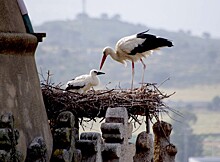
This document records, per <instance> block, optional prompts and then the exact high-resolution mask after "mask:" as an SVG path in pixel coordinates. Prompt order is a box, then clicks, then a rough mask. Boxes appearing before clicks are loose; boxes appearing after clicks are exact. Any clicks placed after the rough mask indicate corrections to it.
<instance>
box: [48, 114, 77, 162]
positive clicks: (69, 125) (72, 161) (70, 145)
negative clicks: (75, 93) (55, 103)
mask: <svg viewBox="0 0 220 162" xmlns="http://www.w3.org/2000/svg"><path fill="white" fill-rule="evenodd" d="M76 124H78V123H76ZM77 131H78V130H76V129H75V117H74V116H73V114H72V113H71V112H69V111H65V112H62V113H60V114H59V116H58V117H57V121H56V128H55V130H54V131H53V139H54V146H53V154H52V157H51V161H56V162H78V161H81V152H80V151H79V150H76V147H75V146H76V139H77V138H78V137H76V136H78V132H77Z"/></svg>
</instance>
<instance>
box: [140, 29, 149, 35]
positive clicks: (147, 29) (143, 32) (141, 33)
mask: <svg viewBox="0 0 220 162" xmlns="http://www.w3.org/2000/svg"><path fill="white" fill-rule="evenodd" d="M149 30H150V29H147V30H146V31H143V32H141V33H138V35H141V34H144V33H147V32H149Z"/></svg>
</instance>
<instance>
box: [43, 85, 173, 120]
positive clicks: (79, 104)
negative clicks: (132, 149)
mask: <svg viewBox="0 0 220 162" xmlns="http://www.w3.org/2000/svg"><path fill="white" fill-rule="evenodd" d="M42 94H43V99H44V104H45V107H46V111H47V115H48V118H49V120H50V121H54V120H55V119H56V118H57V115H58V114H59V113H61V112H63V111H71V112H72V113H73V114H74V115H75V116H76V117H77V118H79V119H80V118H81V119H83V118H89V119H90V120H95V119H96V118H103V119H104V117H105V113H106V110H107V109H108V108H116V107H125V108H126V109H127V111H128V115H129V118H131V119H132V120H134V121H135V122H138V123H139V121H138V118H137V117H138V116H147V117H149V119H152V118H153V117H155V118H157V114H158V113H159V112H167V111H168V109H169V107H168V106H167V105H166V104H165V103H164V99H166V98H169V97H170V96H171V95H173V94H174V93H173V94H170V95H167V94H164V93H162V92H161V91H160V90H159V88H157V86H156V84H149V83H148V84H144V85H143V86H142V87H141V88H136V89H134V90H132V91H131V90H123V89H111V90H109V89H107V90H97V91H94V90H90V91H88V92H87V93H85V94H79V93H74V92H70V91H67V92H64V90H63V89H60V88H59V87H53V86H51V85H46V84H43V85H42ZM52 123H53V122H52ZM139 124H140V123H139Z"/></svg>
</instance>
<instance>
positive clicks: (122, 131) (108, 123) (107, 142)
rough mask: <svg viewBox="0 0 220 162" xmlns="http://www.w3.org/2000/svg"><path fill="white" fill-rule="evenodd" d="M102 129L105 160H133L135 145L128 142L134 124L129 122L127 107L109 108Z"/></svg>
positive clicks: (124, 161)
mask: <svg viewBox="0 0 220 162" xmlns="http://www.w3.org/2000/svg"><path fill="white" fill-rule="evenodd" d="M101 131H102V137H103V138H104V144H103V147H104V148H103V152H102V158H103V161H104V162H107V161H108V162H132V161H133V156H134V154H135V146H134V144H131V143H129V142H128V140H129V139H130V138H131V136H132V125H131V123H128V113H127V110H126V108H122V107H117V108H108V110H107V112H106V118H105V123H102V125H101Z"/></svg>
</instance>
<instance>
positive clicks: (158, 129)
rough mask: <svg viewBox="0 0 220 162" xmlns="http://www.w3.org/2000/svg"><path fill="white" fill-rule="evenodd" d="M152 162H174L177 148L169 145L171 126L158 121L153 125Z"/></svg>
mask: <svg viewBox="0 0 220 162" xmlns="http://www.w3.org/2000/svg"><path fill="white" fill-rule="evenodd" d="M153 131H154V135H155V137H154V162H175V155H176V153H177V148H176V147H175V146H174V145H173V144H171V143H170V134H171V131H172V125H171V124H169V123H166V122H164V121H158V122H156V123H155V124H154V125H153Z"/></svg>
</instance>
